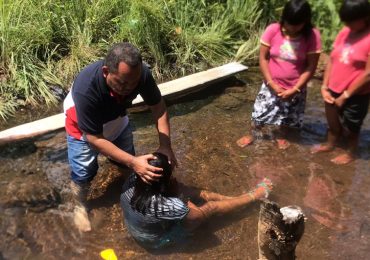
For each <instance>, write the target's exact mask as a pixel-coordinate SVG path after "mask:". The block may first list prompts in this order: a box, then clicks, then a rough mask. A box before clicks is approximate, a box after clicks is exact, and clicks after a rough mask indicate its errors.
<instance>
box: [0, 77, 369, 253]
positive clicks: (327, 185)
mask: <svg viewBox="0 0 370 260" xmlns="http://www.w3.org/2000/svg"><path fill="white" fill-rule="evenodd" d="M241 79H243V80H244V82H245V84H240V82H237V81H234V80H232V81H227V82H222V83H220V84H218V85H215V86H212V88H211V89H212V90H210V91H208V92H204V93H200V94H198V95H196V96H195V95H193V96H191V97H190V98H186V99H182V100H178V101H176V104H173V105H171V106H170V108H169V111H170V114H171V116H172V118H171V126H172V129H173V134H172V140H173V148H174V149H175V153H176V156H177V159H178V161H179V163H180V166H179V167H178V169H177V170H176V173H175V174H176V176H177V179H178V180H179V181H181V182H184V183H186V184H188V185H192V186H195V187H199V188H205V189H208V190H212V191H216V192H219V193H222V194H226V195H238V194H240V193H242V192H245V191H247V190H249V189H250V188H252V187H254V185H255V184H256V183H257V182H258V181H259V180H261V179H262V178H263V177H265V176H267V177H270V178H271V179H272V180H273V182H274V183H275V190H274V192H273V195H272V197H271V198H272V199H273V200H274V201H276V202H278V203H279V204H280V205H282V206H285V205H289V204H295V205H299V206H301V207H302V208H303V210H304V212H305V214H306V216H307V222H306V231H305V234H304V236H303V238H302V240H301V242H300V244H299V246H298V248H297V256H298V257H299V258H300V259H366V258H367V255H368V253H369V252H370V203H369V200H370V192H369V190H370V178H369V175H370V165H369V158H370V120H369V117H368V118H367V120H366V121H365V125H364V128H363V132H362V135H361V142H360V152H359V159H358V160H357V161H356V162H355V163H352V164H350V165H348V166H342V167H340V166H336V165H333V164H331V163H330V158H332V157H333V156H335V155H336V154H338V153H340V151H341V150H340V148H338V149H337V150H336V151H334V152H332V153H330V154H324V155H311V154H310V153H309V148H310V147H311V146H312V145H313V144H316V143H319V142H321V141H323V140H324V139H325V132H326V125H325V118H324V112H323V104H322V101H321V98H320V95H319V91H318V89H319V82H314V83H313V84H312V85H311V86H310V88H309V98H308V106H307V110H306V111H307V112H306V119H305V122H306V123H305V126H304V128H303V130H302V131H301V132H294V131H292V132H291V142H292V146H291V147H290V148H289V149H288V150H286V151H279V150H278V149H277V148H276V144H275V143H273V142H272V141H271V140H269V139H270V138H269V135H268V132H267V134H266V136H265V138H261V139H259V140H257V142H256V143H255V144H254V145H253V146H251V147H247V148H245V149H241V148H239V147H237V146H236V144H235V141H236V140H237V139H238V137H240V136H241V135H242V134H244V133H246V132H247V131H248V129H249V122H250V119H249V118H250V114H251V109H252V105H253V100H254V98H255V95H256V93H257V90H258V87H259V85H260V80H261V79H260V76H259V74H258V73H253V72H248V73H246V74H244V75H241ZM131 121H132V123H133V125H134V128H135V132H134V136H135V145H136V150H137V153H138V154H144V153H149V152H152V151H154V150H155V149H156V148H157V136H156V130H155V128H154V126H153V125H152V124H151V116H150V113H147V112H141V113H132V114H131ZM99 163H100V166H101V167H100V170H99V174H98V176H97V177H96V178H95V180H94V183H93V188H92V191H91V194H90V205H91V207H92V210H91V218H92V225H93V231H92V232H90V233H87V234H79V233H78V232H77V231H76V230H75V229H74V227H73V224H72V223H71V216H72V206H73V205H72V203H71V196H70V190H69V189H68V186H67V183H68V179H69V170H68V164H67V161H66V143H65V140H64V133H63V132H55V133H51V134H49V135H46V136H43V137H41V138H37V139H33V140H29V141H26V142H20V143H16V144H12V145H9V146H6V147H1V150H0V231H1V232H0V252H1V255H0V259H2V258H5V259H99V252H100V251H102V250H104V249H106V248H113V249H114V250H115V252H116V254H117V255H118V257H119V259H163V258H165V259H190V258H191V259H202V258H203V259H257V255H258V250H257V221H258V210H259V207H258V205H257V204H256V205H252V206H251V207H248V208H247V209H245V210H243V211H241V212H237V213H235V214H231V215H228V216H227V217H223V218H213V219H212V220H210V221H209V222H208V223H206V224H205V225H203V226H202V227H201V228H200V230H199V231H198V232H196V233H195V234H194V237H193V239H192V240H191V241H189V243H188V244H186V245H181V246H178V247H175V248H172V249H168V250H164V251H160V252H148V251H145V250H144V249H142V248H140V246H138V245H137V244H136V243H135V241H134V240H133V239H132V238H131V237H130V236H129V234H128V233H127V230H126V228H125V226H124V224H123V223H122V214H121V210H120V207H119V193H120V189H121V185H122V183H123V181H124V179H125V176H127V172H125V170H119V169H117V167H116V166H114V165H112V164H111V163H109V162H108V161H107V160H106V159H105V158H104V157H101V158H99Z"/></svg>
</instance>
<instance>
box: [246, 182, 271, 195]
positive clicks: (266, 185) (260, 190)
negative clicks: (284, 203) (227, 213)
mask: <svg viewBox="0 0 370 260" xmlns="http://www.w3.org/2000/svg"><path fill="white" fill-rule="evenodd" d="M272 187H273V185H272V182H271V180H270V179H268V178H264V179H263V180H262V181H261V182H260V183H258V184H257V188H256V189H254V190H253V191H250V192H248V195H249V196H251V197H252V198H253V199H254V200H258V199H262V198H267V197H268V196H269V195H270V192H271V190H272Z"/></svg>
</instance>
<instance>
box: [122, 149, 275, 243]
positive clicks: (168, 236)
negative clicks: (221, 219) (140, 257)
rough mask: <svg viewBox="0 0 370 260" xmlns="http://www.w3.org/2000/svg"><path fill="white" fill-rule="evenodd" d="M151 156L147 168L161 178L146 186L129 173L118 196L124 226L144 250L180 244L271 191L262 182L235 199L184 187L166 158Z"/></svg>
mask: <svg viewBox="0 0 370 260" xmlns="http://www.w3.org/2000/svg"><path fill="white" fill-rule="evenodd" d="M153 155H154V156H155V157H156V159H153V160H149V164H150V165H152V166H155V167H159V168H162V169H163V170H162V171H159V172H156V173H158V174H161V175H162V176H161V178H159V180H158V181H156V182H152V183H151V184H147V183H145V182H144V181H142V180H141V178H139V177H138V176H137V175H136V174H135V173H132V174H131V175H130V177H129V178H128V180H127V181H126V182H125V184H124V185H123V193H122V194H121V207H122V210H123V216H124V221H125V225H126V226H127V228H128V231H129V233H130V234H131V235H132V236H133V237H134V239H135V240H136V241H137V242H138V243H139V244H140V245H141V246H143V247H144V248H148V249H158V248H161V247H164V246H168V245H171V244H174V243H179V242H181V241H184V240H185V238H186V237H188V236H189V235H190V233H191V231H193V230H194V229H196V228H197V227H198V226H199V225H200V224H201V223H203V222H204V221H205V220H208V219H210V218H211V217H212V216H214V215H224V214H227V213H229V212H233V211H236V210H238V209H242V208H243V207H245V206H247V205H249V204H251V203H253V202H255V201H257V200H259V199H260V198H265V197H267V196H268V195H269V193H270V192H271V189H272V183H271V181H270V180H269V179H266V178H265V179H264V180H263V181H262V182H260V183H259V184H258V185H257V186H256V188H255V189H253V190H251V191H250V192H248V193H244V194H242V195H240V196H237V197H230V196H224V195H221V194H217V193H213V192H209V191H205V190H199V189H196V188H192V187H188V186H186V185H184V184H181V183H179V182H177V181H176V179H175V178H174V177H172V169H171V165H170V164H169V163H168V158H167V156H165V155H163V154H161V153H153ZM184 198H186V199H184ZM199 200H201V201H204V203H203V204H202V205H199V206H197V205H195V204H194V203H193V202H194V201H199Z"/></svg>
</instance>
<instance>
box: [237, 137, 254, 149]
mask: <svg viewBox="0 0 370 260" xmlns="http://www.w3.org/2000/svg"><path fill="white" fill-rule="evenodd" d="M252 143H253V136H251V135H246V136H243V137H242V138H240V139H239V140H238V141H236V144H237V145H238V146H239V147H240V148H244V147H246V146H248V145H250V144H252Z"/></svg>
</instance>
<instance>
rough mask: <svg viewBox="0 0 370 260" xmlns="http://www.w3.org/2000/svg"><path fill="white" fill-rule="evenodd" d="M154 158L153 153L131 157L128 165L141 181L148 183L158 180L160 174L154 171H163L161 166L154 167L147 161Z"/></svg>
mask: <svg viewBox="0 0 370 260" xmlns="http://www.w3.org/2000/svg"><path fill="white" fill-rule="evenodd" d="M152 159H156V157H155V156H154V155H153V154H146V155H142V156H136V157H133V159H132V161H131V164H130V167H131V168H132V169H133V170H134V171H135V172H136V173H137V175H139V177H140V178H141V179H142V180H143V182H145V183H147V184H150V183H152V182H154V181H158V179H159V178H161V176H162V175H160V174H156V173H155V172H159V171H163V169H162V168H158V167H154V166H152V165H150V164H149V163H148V160H152Z"/></svg>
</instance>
